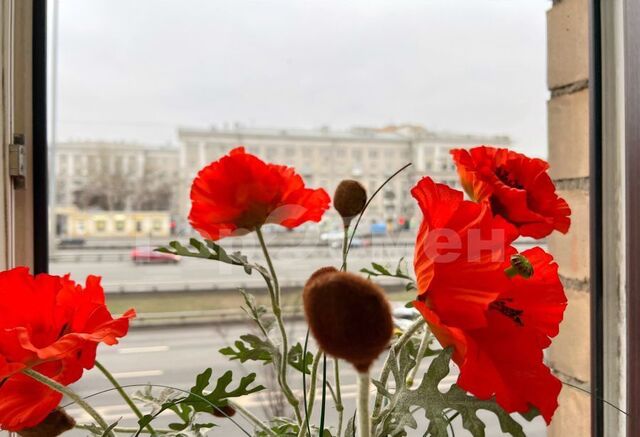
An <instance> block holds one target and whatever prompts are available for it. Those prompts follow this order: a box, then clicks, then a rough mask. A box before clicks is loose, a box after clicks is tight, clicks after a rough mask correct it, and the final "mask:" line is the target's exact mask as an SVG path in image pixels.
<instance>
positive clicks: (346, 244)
mask: <svg viewBox="0 0 640 437" xmlns="http://www.w3.org/2000/svg"><path fill="white" fill-rule="evenodd" d="M348 254H349V225H345V227H344V238H343V240H342V267H341V270H342V271H343V272H346V271H347V255H348Z"/></svg>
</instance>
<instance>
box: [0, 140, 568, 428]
mask: <svg viewBox="0 0 640 437" xmlns="http://www.w3.org/2000/svg"><path fill="white" fill-rule="evenodd" d="M452 155H453V158H454V161H455V163H456V165H457V168H458V173H459V175H460V178H461V183H462V186H463V187H464V190H465V191H466V192H467V195H468V198H469V199H465V197H464V194H463V192H461V191H458V190H456V189H453V188H450V187H448V186H446V185H443V184H439V183H437V182H435V181H433V180H432V179H431V178H429V177H427V176H426V177H423V178H422V179H420V180H419V181H418V183H417V184H416V185H415V186H414V187H413V189H412V190H411V194H412V195H413V197H414V198H415V200H416V202H417V204H418V206H419V208H420V210H421V213H422V222H421V224H420V227H419V230H418V232H417V238H416V242H415V250H414V254H413V272H411V271H410V270H409V269H408V268H407V266H406V265H405V263H404V262H403V261H402V260H400V261H399V262H398V265H397V267H396V268H389V267H387V266H383V265H381V264H378V263H375V262H372V263H371V267H370V268H364V269H362V270H360V271H359V272H351V271H349V269H348V266H349V251H350V247H351V243H352V241H353V236H354V235H355V230H356V228H357V227H358V225H359V223H360V220H361V218H362V217H363V215H364V214H365V213H366V209H367V206H368V205H369V203H370V202H371V199H372V198H374V197H375V195H376V194H377V193H378V192H379V191H380V190H381V188H382V187H380V188H378V190H376V192H374V193H372V195H371V196H368V195H367V192H366V190H365V189H364V188H363V187H362V185H360V184H359V183H358V182H357V181H353V180H346V181H343V182H342V183H340V185H339V186H338V188H337V189H336V192H335V194H334V197H333V206H334V208H335V209H336V210H337V211H338V213H339V214H340V216H341V217H342V223H343V230H344V242H343V245H342V251H341V254H342V256H341V257H340V258H339V259H336V261H335V264H334V265H328V266H326V267H323V268H321V269H319V270H317V271H315V272H309V278H308V280H307V282H306V284H305V286H304V289H303V290H302V301H303V308H304V314H305V317H306V321H307V324H308V330H307V333H306V336H305V339H304V341H303V342H297V343H295V344H292V343H293V342H292V341H291V339H290V338H289V336H288V331H287V327H286V323H285V318H284V316H283V306H282V290H281V287H280V285H279V281H278V275H277V271H276V266H275V265H274V263H273V262H272V257H271V256H270V252H269V248H268V245H267V243H266V241H265V238H264V235H263V230H264V226H265V225H269V224H274V225H280V226H284V227H285V228H288V229H293V228H296V227H298V226H300V225H302V224H304V223H307V222H319V221H320V220H321V218H322V216H323V214H324V213H325V212H326V211H327V210H328V208H329V206H330V203H331V199H330V197H329V195H328V194H327V193H326V191H325V190H323V189H310V188H307V187H306V186H305V184H304V181H303V180H302V178H301V177H300V176H299V175H298V174H297V173H296V172H295V170H294V169H293V168H290V167H286V166H282V165H276V164H270V163H266V162H263V161H262V160H260V159H259V158H258V157H256V156H254V155H251V154H249V153H246V152H245V150H244V149H243V148H242V147H239V148H236V149H234V150H232V151H231V152H230V153H229V154H228V155H226V156H223V157H221V158H220V159H219V160H217V161H215V162H213V163H211V164H210V165H208V166H207V167H205V168H203V169H202V170H201V171H200V172H199V174H198V175H197V177H196V178H195V180H194V182H193V185H192V189H191V201H192V208H191V212H190V215H189V220H190V223H191V225H192V226H193V228H194V229H196V230H197V231H198V232H199V233H200V234H201V235H202V237H203V238H204V239H203V240H198V239H191V240H190V241H189V244H182V243H180V242H177V241H173V242H171V243H170V244H169V245H168V246H166V247H163V248H159V249H158V250H159V251H162V252H166V253H171V254H174V255H179V256H183V257H194V258H199V259H202V260H203V261H204V260H209V261H213V262H217V263H225V264H228V265H231V266H234V267H235V268H238V269H243V270H244V271H245V272H246V273H247V274H257V275H259V276H260V277H262V279H264V284H265V289H266V292H268V296H269V303H270V305H268V306H262V305H258V304H257V300H256V299H255V297H254V296H253V295H252V294H250V293H248V292H246V291H244V290H240V293H242V296H243V298H244V303H245V305H244V310H245V311H246V313H247V316H248V319H249V320H250V322H251V323H252V324H254V326H255V330H256V332H257V334H255V335H254V334H247V335H243V336H241V338H240V339H239V340H238V341H236V342H235V343H234V344H233V345H231V346H229V347H226V348H224V349H223V350H221V351H220V352H221V353H222V354H223V355H225V356H227V357H228V358H229V359H231V360H239V361H241V362H246V361H252V362H257V363H262V364H264V365H266V366H271V367H272V368H273V374H274V375H275V378H274V381H273V383H272V384H267V383H266V382H265V384H267V386H265V385H262V384H261V383H262V381H258V380H257V375H256V374H255V373H250V374H248V375H246V376H243V377H240V378H237V377H235V376H234V375H233V373H232V372H231V371H227V372H225V373H223V374H222V375H214V374H213V371H212V369H210V368H209V369H206V370H204V371H203V372H202V373H201V374H199V375H197V376H195V380H194V383H193V385H192V386H191V387H167V386H163V385H159V384H150V385H147V386H145V387H130V386H127V387H123V386H121V385H120V384H119V383H118V382H117V381H116V379H115V378H114V377H113V375H112V374H111V373H109V371H108V370H107V369H106V368H105V367H104V366H102V365H101V364H100V363H99V362H98V361H96V349H97V345H98V344H99V343H105V344H107V345H113V344H116V343H117V341H118V338H121V337H123V336H125V335H126V333H127V330H128V326H129V321H130V320H131V318H133V317H134V316H135V313H134V311H133V310H130V311H128V312H126V313H125V314H124V315H123V316H122V317H119V318H113V317H112V315H111V314H110V313H109V311H108V309H107V307H106V306H105V301H104V292H103V290H102V288H101V286H100V282H99V278H97V277H89V278H87V281H86V285H85V286H82V285H79V284H76V283H75V282H73V281H72V280H71V279H70V278H69V277H68V276H65V277H58V276H52V275H45V274H41V275H37V276H31V275H30V274H29V272H28V270H27V269H26V268H17V269H13V270H9V271H6V272H3V273H0V315H1V317H0V429H4V430H8V431H12V432H17V433H18V434H19V435H21V436H56V435H59V434H62V433H64V432H66V431H67V430H69V429H71V428H74V427H75V428H79V429H81V430H83V431H84V432H85V433H86V435H95V436H108V437H114V436H116V435H132V436H140V435H152V436H203V435H208V434H209V433H210V434H211V435H215V434H216V425H219V424H220V422H222V421H227V422H229V423H231V424H233V426H234V428H233V429H234V430H235V431H234V434H233V435H247V436H259V437H267V436H268V437H276V436H278V437H284V436H287V437H305V436H309V437H315V436H320V437H355V436H359V437H385V436H409V435H424V436H433V437H436V436H438V437H440V436H448V435H454V432H455V431H454V430H455V427H456V426H460V424H461V426H462V427H463V428H464V429H466V430H468V431H469V432H470V433H471V434H472V435H473V436H484V435H485V427H486V424H485V421H486V420H487V417H488V416H487V414H486V413H483V415H480V416H479V415H478V412H479V411H481V410H485V411H486V412H488V413H489V414H492V415H494V416H495V417H496V418H497V422H498V424H499V427H500V429H501V430H502V432H503V433H506V434H510V435H512V436H514V437H518V436H525V435H526V434H525V431H524V429H523V426H522V423H523V421H530V420H532V419H533V418H535V417H536V416H542V418H543V419H544V421H545V422H546V423H547V424H548V423H550V422H551V420H552V417H553V414H554V412H555V410H556V408H557V407H558V401H557V399H558V395H559V393H560V390H561V386H562V384H561V382H560V381H559V380H558V379H557V378H556V377H555V376H554V375H553V374H552V373H551V371H550V369H549V368H548V367H547V366H546V365H545V363H544V357H543V354H544V349H546V348H547V347H548V346H549V345H550V344H551V339H552V338H553V337H554V336H555V335H557V334H558V326H559V324H560V322H561V320H562V316H563V312H564V310H565V307H566V305H567V301H566V298H565V294H564V291H563V286H562V284H561V282H560V279H559V276H558V266H557V264H556V263H554V261H553V258H552V256H551V255H549V254H548V253H546V252H545V251H544V250H543V249H542V248H540V247H534V248H532V249H528V250H525V251H523V252H521V253H518V251H517V250H516V249H515V248H514V246H513V243H514V241H515V240H516V239H517V238H519V237H520V236H527V237H533V238H536V239H539V238H542V237H545V236H547V235H549V234H550V233H551V232H553V231H559V232H563V233H565V232H567V231H568V229H569V226H570V218H569V216H570V209H569V206H568V205H567V203H566V202H565V201H564V200H563V199H561V198H560V197H558V195H557V194H556V192H555V187H554V185H553V183H552V181H551V179H550V177H549V175H548V173H547V169H548V165H547V163H546V162H544V161H542V160H539V159H531V158H528V157H526V156H524V155H521V154H518V153H515V152H513V151H509V150H506V149H497V148H493V147H487V146H481V147H476V148H473V149H471V150H453V151H452ZM408 166H409V164H407V166H405V167H403V168H402V169H399V170H398V171H397V172H396V173H395V174H394V175H393V176H391V178H393V177H394V176H395V175H397V174H398V173H400V172H401V171H403V170H404V169H405V168H407V167H408ZM391 178H390V179H391ZM388 181H389V180H387V181H386V182H385V184H386V183H387V182H388ZM383 186H384V184H383ZM249 233H255V236H256V237H257V239H258V242H259V244H260V248H261V251H262V254H263V258H264V259H263V261H264V263H265V264H264V265H262V264H259V263H258V262H256V261H255V260H250V259H248V258H247V257H246V256H244V255H243V254H242V253H240V252H233V253H229V252H227V251H226V250H225V249H224V248H223V247H222V246H221V245H220V244H219V242H220V241H221V240H223V239H225V238H231V237H240V236H243V235H246V234H249ZM384 277H391V278H394V279H395V280H396V281H401V282H402V283H403V284H404V286H405V289H406V290H407V291H410V292H411V293H413V294H414V296H415V297H414V299H412V300H411V301H409V302H407V303H406V306H407V307H411V308H414V309H415V310H417V312H416V314H417V317H416V318H415V319H414V320H413V321H412V323H411V324H410V325H406V326H404V329H400V328H398V327H397V326H395V325H396V324H395V323H394V319H393V317H392V311H391V306H390V304H389V301H388V298H387V295H386V293H385V290H384V289H383V288H382V287H381V286H380V285H379V283H378V280H379V279H380V278H384ZM94 366H96V367H97V368H98V369H99V370H100V371H101V372H102V373H104V375H105V377H106V378H107V380H108V381H109V382H110V383H111V384H112V385H113V390H116V391H117V392H118V393H119V394H120V395H121V396H122V399H123V402H125V403H126V404H127V405H128V406H129V407H130V408H131V410H132V412H133V413H134V414H135V415H136V416H137V418H138V420H137V424H136V425H135V426H133V427H132V426H129V427H126V426H124V425H123V424H121V423H119V422H114V423H108V422H107V421H106V420H104V419H103V418H102V417H101V416H100V414H99V413H98V412H97V411H96V410H95V409H94V408H92V407H91V405H90V399H86V398H81V397H80V396H79V395H77V394H76V393H75V392H74V391H73V390H71V389H70V388H69V387H68V385H70V384H71V383H73V382H75V381H78V380H79V379H80V378H81V376H82V374H83V370H84V369H90V368H92V367H94ZM348 367H352V368H353V370H354V371H355V373H356V375H357V381H356V383H357V392H356V402H355V405H353V406H349V405H347V402H345V399H344V398H343V396H342V393H343V387H344V384H345V376H346V372H345V369H346V368H348ZM452 369H457V371H458V373H457V376H456V374H454V375H452V376H453V378H450V377H448V375H449V374H450V372H451V371H452ZM341 374H342V376H341ZM292 375H294V376H295V378H292ZM299 379H301V380H302V383H301V384H298V383H295V381H297V380H299ZM350 382H353V381H350ZM132 390H135V392H134V393H132ZM266 390H269V391H272V392H275V393H278V394H279V395H281V396H282V398H283V399H284V402H286V405H287V407H286V410H285V413H284V414H282V415H281V416H279V417H266V418H265V417H258V416H257V414H256V413H255V412H253V411H250V409H249V408H247V407H245V406H243V402H241V401H242V398H243V397H245V396H249V395H252V394H254V393H257V392H260V391H266ZM63 396H64V400H63ZM74 403H75V404H77V406H80V407H81V408H83V409H84V410H86V412H87V413H88V415H89V416H90V417H91V418H92V419H93V421H92V422H91V423H75V421H74V419H72V418H71V417H69V416H68V415H67V414H66V413H65V412H64V407H66V406H68V405H71V404H74ZM330 410H333V411H331V413H332V414H331V417H332V420H329V416H330V415H329V414H327V413H328V412H329V411H330ZM518 415H519V416H520V417H519V418H518ZM492 420H493V419H492Z"/></svg>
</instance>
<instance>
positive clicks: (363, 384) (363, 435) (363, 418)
mask: <svg viewBox="0 0 640 437" xmlns="http://www.w3.org/2000/svg"><path fill="white" fill-rule="evenodd" d="M370 384H371V378H370V377H369V372H363V373H360V372H358V424H359V426H358V436H359V437H371V416H370V415H369V386H370Z"/></svg>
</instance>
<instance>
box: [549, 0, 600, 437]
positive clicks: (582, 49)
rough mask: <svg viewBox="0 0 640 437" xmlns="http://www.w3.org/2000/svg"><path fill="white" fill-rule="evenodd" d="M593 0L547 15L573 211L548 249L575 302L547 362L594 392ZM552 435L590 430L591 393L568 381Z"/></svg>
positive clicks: (564, 1) (558, 158) (553, 140)
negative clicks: (591, 227)
mask: <svg viewBox="0 0 640 437" xmlns="http://www.w3.org/2000/svg"><path fill="white" fill-rule="evenodd" d="M588 29H589V25H588V2H587V0H554V2H553V6H552V7H551V9H550V10H549V11H548V12H547V56H548V66H547V84H548V87H549V90H550V92H551V98H550V99H549V102H548V106H547V114H548V126H549V127H548V129H549V134H548V135H549V162H550V164H551V175H552V177H553V178H554V180H555V181H556V185H557V187H558V189H559V191H560V194H561V195H562V196H563V197H564V198H565V199H566V200H567V202H568V203H569V205H570V206H571V209H572V212H573V213H572V226H571V230H570V231H569V233H568V234H567V235H554V236H553V237H551V238H550V240H549V250H550V251H551V253H552V254H553V255H554V256H555V258H556V260H557V261H558V263H559V265H560V275H561V278H562V281H563V283H564V285H565V291H566V293H567V297H568V299H569V306H568V308H567V311H566V312H565V316H564V321H563V322H562V325H561V328H560V334H559V335H558V337H557V338H556V340H555V342H554V344H553V346H552V347H551V348H550V350H549V354H548V360H549V363H550V364H551V366H552V368H553V369H554V371H555V372H556V374H557V375H558V377H560V378H561V379H562V380H564V381H567V382H570V383H571V384H573V385H577V386H579V387H582V388H584V389H586V390H589V377H590V376H589V375H590V368H589V362H590V360H589V356H590V350H589V332H590V329H589V193H588V189H589V186H588V181H589V180H588V176H589V92H588V87H589V40H588ZM559 402H560V407H559V409H558V411H557V412H556V415H555V417H554V420H553V422H552V424H551V427H550V429H549V436H550V437H564V436H568V435H575V436H587V435H589V433H590V430H589V429H590V417H589V411H590V400H589V396H588V395H586V394H585V393H584V392H581V391H579V390H577V389H574V388H571V387H568V386H566V385H565V386H564V388H563V390H562V393H561V395H560V400H559Z"/></svg>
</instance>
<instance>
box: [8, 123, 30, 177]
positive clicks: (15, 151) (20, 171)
mask: <svg viewBox="0 0 640 437" xmlns="http://www.w3.org/2000/svg"><path fill="white" fill-rule="evenodd" d="M24 142H25V141H24V134H14V135H13V142H12V143H11V144H9V177H11V181H12V182H13V187H14V188H16V189H21V188H24V185H25V177H26V176H27V164H26V161H27V156H26V150H25V146H24Z"/></svg>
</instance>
